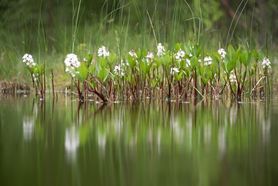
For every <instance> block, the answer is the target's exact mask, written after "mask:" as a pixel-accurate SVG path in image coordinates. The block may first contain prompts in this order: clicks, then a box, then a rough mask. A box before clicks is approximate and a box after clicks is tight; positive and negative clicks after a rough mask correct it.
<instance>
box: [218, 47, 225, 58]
mask: <svg viewBox="0 0 278 186" xmlns="http://www.w3.org/2000/svg"><path fill="white" fill-rule="evenodd" d="M217 52H218V54H219V55H220V56H221V59H224V58H225V57H226V51H225V49H224V48H220V49H218V51H217Z"/></svg>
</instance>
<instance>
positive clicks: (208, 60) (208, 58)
mask: <svg viewBox="0 0 278 186" xmlns="http://www.w3.org/2000/svg"><path fill="white" fill-rule="evenodd" d="M211 64H212V58H211V57H210V56H206V57H205V58H204V65H205V66H208V65H211Z"/></svg>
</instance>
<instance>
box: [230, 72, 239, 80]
mask: <svg viewBox="0 0 278 186" xmlns="http://www.w3.org/2000/svg"><path fill="white" fill-rule="evenodd" d="M229 80H230V82H231V83H236V82H237V79H236V75H235V73H234V72H231V74H230V77H229Z"/></svg>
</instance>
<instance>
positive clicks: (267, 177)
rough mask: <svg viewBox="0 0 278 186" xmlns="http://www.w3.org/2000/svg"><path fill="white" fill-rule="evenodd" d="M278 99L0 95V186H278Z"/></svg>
mask: <svg viewBox="0 0 278 186" xmlns="http://www.w3.org/2000/svg"><path fill="white" fill-rule="evenodd" d="M277 142H278V101H276V100H273V101H271V102H268V103H266V102H248V103H241V104H231V103H223V102H205V101H203V102H199V103H196V104H195V105H194V104H191V103H189V104H188V103H184V104H176V103H172V104H171V105H168V104H161V103H144V104H131V103H125V104H121V103H119V104H111V105H106V106H101V105H100V104H96V103H87V104H83V105H78V103H77V102H76V101H74V100H71V99H70V98H65V97H59V99H56V100H46V102H45V103H44V104H43V103H41V102H39V101H38V100H34V99H32V98H29V97H25V98H23V97H21V98H9V97H8V98H3V97H2V98H0V185H3V186H9V185H14V186H17V185H18V186H23V185H28V186H32V185H34V186H40V185H46V186H48V185H52V186H55V185H57V186H61V185H67V186H71V185H82V186H83V185H98V186H102V185H109V186H113V185H126V186H132V185H138V186H142V185H154V186H155V185H157V186H162V185H171V186H172V185H173V186H174V185H201V186H206V185H237V186H238V185H275V183H276V180H277V177H278V150H277Z"/></svg>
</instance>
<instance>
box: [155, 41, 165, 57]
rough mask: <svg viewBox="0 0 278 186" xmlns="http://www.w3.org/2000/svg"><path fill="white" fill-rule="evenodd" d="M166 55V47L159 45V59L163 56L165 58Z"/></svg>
mask: <svg viewBox="0 0 278 186" xmlns="http://www.w3.org/2000/svg"><path fill="white" fill-rule="evenodd" d="M164 54H165V48H164V46H163V45H162V44H161V43H158V45H157V53H156V55H157V56H158V57H161V56H163V55H164Z"/></svg>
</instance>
